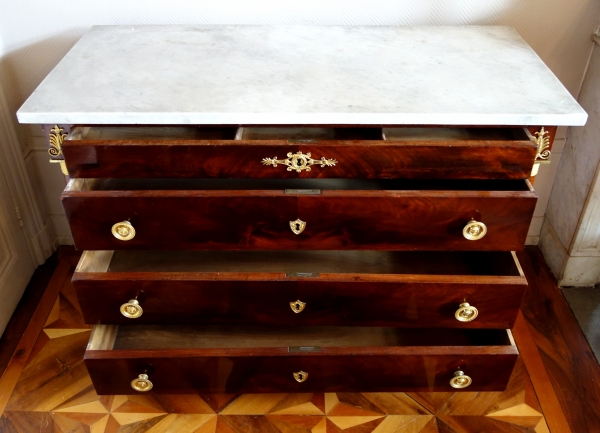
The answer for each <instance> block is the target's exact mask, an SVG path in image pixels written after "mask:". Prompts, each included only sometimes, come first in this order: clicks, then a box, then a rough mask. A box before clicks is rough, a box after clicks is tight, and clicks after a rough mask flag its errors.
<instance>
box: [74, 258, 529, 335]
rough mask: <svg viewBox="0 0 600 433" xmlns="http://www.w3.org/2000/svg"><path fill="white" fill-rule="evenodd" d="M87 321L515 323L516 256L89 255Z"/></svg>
mask: <svg viewBox="0 0 600 433" xmlns="http://www.w3.org/2000/svg"><path fill="white" fill-rule="evenodd" d="M73 285H74V287H75V290H76V292H77V298H78V300H79V304H80V306H81V309H82V312H83V315H84V318H85V321H86V323H92V324H94V323H107V324H140V323H144V324H159V323H163V324H265V325H332V326H333V325H343V326H349V325H353V326H396V327H413V328H419V327H420V328H431V327H439V328H463V329H466V328H499V329H504V328H511V327H512V326H513V324H514V321H515V319H516V316H517V313H518V311H519V307H520V305H521V298H522V297H523V293H524V291H525V288H526V287H527V282H526V280H525V276H524V275H523V272H522V270H521V268H520V266H519V263H518V261H517V258H516V256H515V254H514V253H511V252H387V251H248V252H243V251H210V252H204V251H193V252H182V251H175V252H161V251H114V252H113V251H86V252H84V254H83V256H82V258H81V260H80V262H79V265H78V266H77V269H76V271H75V274H74V275H73Z"/></svg>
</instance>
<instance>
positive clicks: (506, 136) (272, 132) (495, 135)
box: [67, 126, 530, 144]
mask: <svg viewBox="0 0 600 433" xmlns="http://www.w3.org/2000/svg"><path fill="white" fill-rule="evenodd" d="M67 140H69V141H74V140H91V141H94V140H103V141H104V140H150V141H153V140H154V141H156V140H225V141H227V140H232V141H233V140H250V141H251V140H261V141H265V140H276V141H282V140H283V141H285V140H289V141H291V142H298V141H299V142H302V141H305V142H313V141H321V140H325V141H327V140H369V141H401V142H416V144H419V142H423V141H449V140H454V141H456V140H461V141H471V142H473V144H475V143H477V142H482V143H485V142H486V141H498V140H502V141H529V140H530V136H529V135H528V133H527V131H526V130H525V129H523V128H510V127H505V128H464V127H456V128H449V127H431V128H414V127H410V126H407V127H394V128H379V127H363V128H356V127H296V126H284V127H281V126H272V127H264V126H261V127H253V126H240V127H235V126H221V127H215V126H77V127H75V128H73V130H72V131H71V133H70V134H69V136H68V137H67ZM371 144H375V143H371Z"/></svg>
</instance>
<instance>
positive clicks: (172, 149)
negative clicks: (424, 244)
mask: <svg viewBox="0 0 600 433" xmlns="http://www.w3.org/2000/svg"><path fill="white" fill-rule="evenodd" d="M62 151H63V154H64V157H65V161H66V165H67V169H68V171H69V175H70V176H71V177H76V178H80V177H81V178H86V177H88V178H91V177H95V178H103V177H120V178H145V177H152V178H156V177H203V178H205V177H209V178H444V179H449V178H454V179H461V178H462V179H467V178H468V179H525V178H528V177H529V176H530V173H531V169H532V166H533V162H534V159H535V155H536V153H537V146H536V144H535V143H534V141H533V140H532V138H531V135H529V132H528V131H527V130H526V129H524V128H510V127H504V128H498V127H496V128H441V127H431V128H412V127H398V128H333V127H313V128H306V127H241V128H237V129H236V128H235V127H196V126H187V127H186V126H180V127H166V126H78V127H75V128H73V130H72V131H71V133H70V134H69V135H68V137H67V139H66V140H65V141H64V143H63V145H62Z"/></svg>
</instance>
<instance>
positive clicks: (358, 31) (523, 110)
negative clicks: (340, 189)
mask: <svg viewBox="0 0 600 433" xmlns="http://www.w3.org/2000/svg"><path fill="white" fill-rule="evenodd" d="M18 118H19V120H20V121H21V122H23V123H65V124H69V123H96V124H98V123H112V124H136V123H139V124H470V125H476V124H490V125H493V124H497V125H502V124H505V125H506V124H508V125H522V124H526V125H582V124H584V123H585V120H586V118H587V115H586V114H585V112H584V111H583V110H582V109H581V107H579V105H578V104H577V102H576V101H575V100H574V99H573V98H572V97H571V95H570V94H569V93H568V92H567V90H566V89H565V88H564V87H563V86H562V85H561V84H560V82H559V81H558V80H557V79H556V78H555V77H554V75H553V74H552V73H551V72H550V70H549V69H548V68H547V67H546V66H545V65H544V64H543V62H542V61H541V60H540V59H539V58H538V56H537V55H536V54H535V53H534V52H533V50H532V49H531V48H530V47H529V46H528V45H527V44H526V43H525V42H524V41H523V40H522V38H521V37H520V36H519V35H518V34H517V33H516V31H514V30H513V29H511V28H507V27H486V26H482V27H476V26H468V27H342V26H339V27H318V26H275V27H273V26H200V27H163V26H147V27H146V26H141V27H139V26H138V27H127V26H106V27H105V26H100V27H94V28H93V29H92V30H91V31H90V32H89V33H87V34H86V35H84V36H83V38H82V39H81V40H80V41H79V42H78V43H77V44H76V45H75V46H74V47H73V49H72V50H71V51H70V52H69V53H68V54H67V55H66V56H65V58H64V59H63V60H62V61H61V62H60V63H59V64H58V65H57V66H56V68H55V69H54V70H53V71H52V72H51V73H50V74H49V75H48V77H47V78H46V79H45V80H44V81H43V82H42V84H41V85H40V86H39V87H38V88H37V90H35V92H34V93H33V94H32V95H31V96H30V98H29V99H28V100H27V101H26V102H25V103H24V104H23V106H22V107H21V109H20V110H19V112H18Z"/></svg>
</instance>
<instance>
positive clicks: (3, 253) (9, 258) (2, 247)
mask: <svg viewBox="0 0 600 433" xmlns="http://www.w3.org/2000/svg"><path fill="white" fill-rule="evenodd" d="M7 227H8V222H7V220H6V217H5V216H4V212H3V211H2V209H1V208H0V287H2V286H3V285H4V282H5V281H6V279H7V278H8V276H9V274H10V271H11V270H12V267H13V266H14V264H15V263H16V261H17V257H18V253H17V249H16V248H15V244H14V243H13V241H12V239H11V237H10V235H9V234H8V233H6V228H7Z"/></svg>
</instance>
